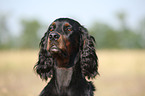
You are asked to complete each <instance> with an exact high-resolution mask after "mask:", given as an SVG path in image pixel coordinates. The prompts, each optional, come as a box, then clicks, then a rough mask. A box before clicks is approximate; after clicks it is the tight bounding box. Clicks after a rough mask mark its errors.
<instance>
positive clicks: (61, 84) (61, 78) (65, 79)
mask: <svg viewBox="0 0 145 96" xmlns="http://www.w3.org/2000/svg"><path fill="white" fill-rule="evenodd" d="M72 74H73V68H56V83H57V86H58V88H59V89H58V90H61V88H67V87H68V86H69V84H70V82H71V79H72Z"/></svg>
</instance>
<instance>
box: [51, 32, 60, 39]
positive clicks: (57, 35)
mask: <svg viewBox="0 0 145 96" xmlns="http://www.w3.org/2000/svg"><path fill="white" fill-rule="evenodd" d="M59 37H60V35H59V34H58V33H50V34H49V39H50V40H58V39H59Z"/></svg>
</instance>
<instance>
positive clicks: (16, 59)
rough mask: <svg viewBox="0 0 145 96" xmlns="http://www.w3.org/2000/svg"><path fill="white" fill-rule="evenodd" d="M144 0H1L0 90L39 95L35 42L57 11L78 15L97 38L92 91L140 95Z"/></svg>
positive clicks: (13, 95)
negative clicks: (35, 70)
mask: <svg viewBox="0 0 145 96" xmlns="http://www.w3.org/2000/svg"><path fill="white" fill-rule="evenodd" d="M144 4H145V1H143V0H132V1H125V0H117V1H115V0H109V1H105V0H101V1H99V0H89V1H87V0H86V1H84V0H79V1H77V0H73V1H68V0H61V1H58V0H53V1H47V0H44V1H38V0H31V1H28V0H25V1H21V0H15V1H13V0H5V1H2V0H0V96H38V94H39V93H40V91H41V90H42V89H43V88H44V86H45V85H46V84H47V82H45V81H42V80H41V79H40V78H39V76H37V75H36V74H35V73H34V71H33V66H34V65H35V63H36V62H37V59H38V51H39V42H40V39H41V37H42V36H43V35H44V33H45V32H46V31H47V28H48V26H49V24H50V23H51V22H52V21H53V20H55V19H56V18H58V17H70V18H73V19H76V20H77V21H79V22H80V23H81V24H82V25H84V27H86V28H87V29H88V30H89V33H90V34H91V35H92V36H94V37H95V39H96V42H97V43H96V49H97V52H96V53H97V55H98V57H99V72H100V76H97V77H96V79H94V80H93V82H94V84H95V86H96V91H95V96H116V95H117V96H145V92H144V89H145V82H144V81H145V59H144V58H145V11H144V9H145V6H144Z"/></svg>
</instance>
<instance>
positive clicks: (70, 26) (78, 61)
mask: <svg viewBox="0 0 145 96" xmlns="http://www.w3.org/2000/svg"><path fill="white" fill-rule="evenodd" d="M94 42H95V39H94V38H93V37H92V36H90V35H89V34H88V31H87V29H86V28H84V27H83V26H82V25H80V24H79V23H78V22H77V21H75V20H73V19H69V18H58V19H56V20H55V21H54V22H53V23H51V25H50V26H49V28H48V30H47V32H46V33H45V35H44V37H43V38H42V39H41V42H40V52H39V60H38V62H37V64H36V65H35V66H34V69H35V71H36V72H37V73H38V74H39V75H40V77H41V78H42V79H44V80H47V79H48V78H51V80H50V81H49V83H48V84H47V85H46V87H45V88H44V89H43V90H42V92H41V93H40V95H39V96H93V95H94V93H93V92H94V91H95V87H94V85H93V84H92V82H90V81H88V80H87V78H88V79H90V78H94V77H95V76H96V75H97V74H99V73H98V57H97V55H96V52H95V47H94Z"/></svg>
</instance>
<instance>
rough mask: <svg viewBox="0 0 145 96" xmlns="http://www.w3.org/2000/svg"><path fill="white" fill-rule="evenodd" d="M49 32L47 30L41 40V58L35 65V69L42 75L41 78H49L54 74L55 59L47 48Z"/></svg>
mask: <svg viewBox="0 0 145 96" xmlns="http://www.w3.org/2000/svg"><path fill="white" fill-rule="evenodd" d="M47 38H48V33H47V32H46V33H45V35H44V37H43V38H42V39H41V42H40V51H39V59H38V62H37V64H36V65H35V66H34V70H35V71H36V72H37V74H39V75H40V78H42V79H45V80H47V79H48V77H49V78H51V77H52V75H53V70H52V67H53V59H52V56H51V55H50V53H49V52H48V51H47V50H46V47H47Z"/></svg>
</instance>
